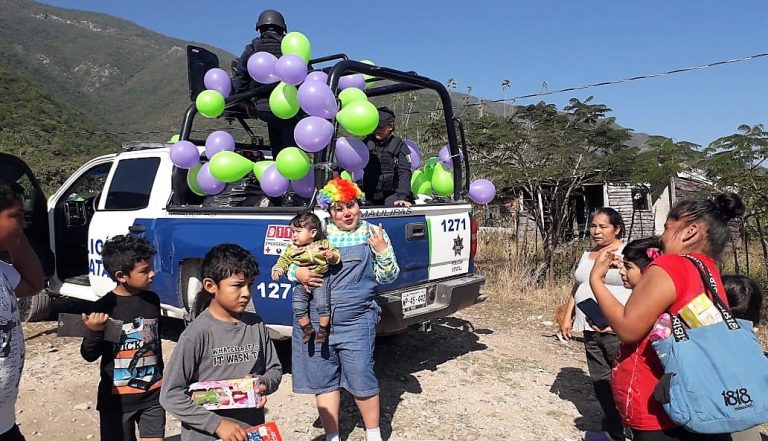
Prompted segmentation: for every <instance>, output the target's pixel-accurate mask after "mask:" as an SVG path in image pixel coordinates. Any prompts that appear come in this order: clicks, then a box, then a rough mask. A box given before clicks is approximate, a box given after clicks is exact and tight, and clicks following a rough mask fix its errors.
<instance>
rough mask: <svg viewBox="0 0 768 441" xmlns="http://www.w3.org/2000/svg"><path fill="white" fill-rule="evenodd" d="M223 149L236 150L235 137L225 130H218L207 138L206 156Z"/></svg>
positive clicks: (211, 156) (209, 157)
mask: <svg viewBox="0 0 768 441" xmlns="http://www.w3.org/2000/svg"><path fill="white" fill-rule="evenodd" d="M222 150H227V151H230V152H234V151H235V138H233V137H232V135H230V134H229V133H227V132H225V131H223V130H217V131H215V132H212V133H211V134H210V135H208V137H207V138H205V156H207V157H208V159H211V158H213V155H215V154H216V153H219V152H220V151H222Z"/></svg>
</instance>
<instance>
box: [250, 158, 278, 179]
mask: <svg viewBox="0 0 768 441" xmlns="http://www.w3.org/2000/svg"><path fill="white" fill-rule="evenodd" d="M273 165H275V161H259V162H254V163H253V174H254V175H255V176H256V179H258V180H259V181H261V177H262V176H264V171H265V170H266V169H268V168H269V167H272V166H273Z"/></svg>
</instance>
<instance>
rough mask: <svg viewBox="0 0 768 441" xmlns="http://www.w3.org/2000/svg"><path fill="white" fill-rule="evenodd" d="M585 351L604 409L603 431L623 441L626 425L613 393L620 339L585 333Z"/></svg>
mask: <svg viewBox="0 0 768 441" xmlns="http://www.w3.org/2000/svg"><path fill="white" fill-rule="evenodd" d="M584 349H585V351H586V353H587V368H588V369H589V377H590V378H591V379H592V387H593V388H594V389H595V397H597V402H598V403H600V407H601V408H602V409H603V423H602V430H604V431H606V432H608V434H610V435H611V437H612V438H613V439H618V440H623V439H624V425H623V424H622V422H621V415H619V411H618V410H617V409H616V402H615V401H613V392H611V368H612V367H613V360H614V358H616V353H617V352H618V351H619V337H617V336H616V334H611V333H603V332H593V331H584Z"/></svg>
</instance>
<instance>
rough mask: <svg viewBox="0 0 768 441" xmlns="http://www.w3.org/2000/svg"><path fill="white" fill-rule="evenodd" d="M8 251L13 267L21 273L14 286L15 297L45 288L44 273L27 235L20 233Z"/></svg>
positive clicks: (29, 294)
mask: <svg viewBox="0 0 768 441" xmlns="http://www.w3.org/2000/svg"><path fill="white" fill-rule="evenodd" d="M8 251H9V252H10V254H11V259H12V260H13V267H14V268H15V269H16V271H18V272H19V275H21V280H20V281H19V284H18V285H17V286H16V297H30V296H33V295H35V294H37V293H39V292H40V291H42V290H43V288H45V273H43V267H42V265H40V259H38V258H37V254H35V251H34V250H33V249H32V246H31V245H30V244H29V240H27V236H25V235H24V234H20V235H19V240H18V242H17V244H16V247H15V248H13V249H10V250H8Z"/></svg>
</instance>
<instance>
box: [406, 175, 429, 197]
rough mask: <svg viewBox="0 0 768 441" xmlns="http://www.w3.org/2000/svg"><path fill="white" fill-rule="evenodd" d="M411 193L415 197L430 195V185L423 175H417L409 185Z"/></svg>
mask: <svg viewBox="0 0 768 441" xmlns="http://www.w3.org/2000/svg"><path fill="white" fill-rule="evenodd" d="M411 191H412V192H413V194H414V195H416V196H418V195H420V194H426V195H430V194H432V183H431V182H429V180H428V179H426V178H425V177H424V174H423V173H422V174H419V175H418V176H417V177H416V179H414V180H413V182H412V183H411Z"/></svg>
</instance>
